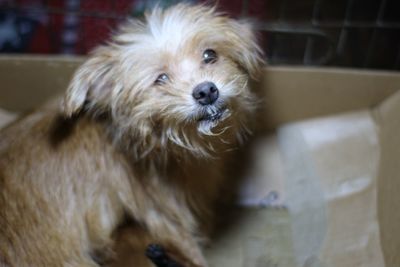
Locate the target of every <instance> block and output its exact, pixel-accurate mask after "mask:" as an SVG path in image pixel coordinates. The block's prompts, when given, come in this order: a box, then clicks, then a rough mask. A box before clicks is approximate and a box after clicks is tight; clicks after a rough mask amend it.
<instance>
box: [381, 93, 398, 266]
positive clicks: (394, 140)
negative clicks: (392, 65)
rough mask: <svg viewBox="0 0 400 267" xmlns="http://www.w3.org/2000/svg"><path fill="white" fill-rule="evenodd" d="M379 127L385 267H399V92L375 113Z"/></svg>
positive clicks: (382, 239) (382, 233)
mask: <svg viewBox="0 0 400 267" xmlns="http://www.w3.org/2000/svg"><path fill="white" fill-rule="evenodd" d="M375 115H376V120H377V124H378V125H379V128H380V147H381V160H380V165H379V175H378V215H379V222H380V232H381V243H382V250H383V253H384V256H385V262H386V266H387V267H392V266H393V267H394V266H400V228H399V226H400V93H396V94H395V95H394V96H392V97H390V98H389V99H388V100H386V101H385V102H384V103H383V104H382V105H381V106H379V107H378V108H377V109H376V110H375Z"/></svg>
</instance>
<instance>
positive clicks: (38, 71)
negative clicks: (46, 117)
mask: <svg viewBox="0 0 400 267" xmlns="http://www.w3.org/2000/svg"><path fill="white" fill-rule="evenodd" d="M82 60H83V58H81V57H62V56H52V57H51V56H0V81H1V87H0V107H1V108H3V109H6V110H8V111H18V112H20V111H26V110H30V109H32V108H34V107H37V106H38V105H40V104H42V103H43V102H45V101H46V100H47V99H49V98H50V97H52V96H55V95H57V94H59V93H60V92H63V91H64V90H65V89H66V86H67V84H68V83H69V80H70V78H71V76H72V74H73V72H74V71H75V69H76V67H77V66H78V65H79V64H81V62H82Z"/></svg>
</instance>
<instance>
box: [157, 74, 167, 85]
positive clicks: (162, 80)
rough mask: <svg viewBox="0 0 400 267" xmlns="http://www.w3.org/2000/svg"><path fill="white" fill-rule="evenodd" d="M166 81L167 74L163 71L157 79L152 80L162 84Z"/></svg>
mask: <svg viewBox="0 0 400 267" xmlns="http://www.w3.org/2000/svg"><path fill="white" fill-rule="evenodd" d="M167 81H169V77H168V75H167V74H165V73H162V74H160V75H159V76H158V77H157V79H156V80H155V81H154V83H155V84H164V83H166V82H167Z"/></svg>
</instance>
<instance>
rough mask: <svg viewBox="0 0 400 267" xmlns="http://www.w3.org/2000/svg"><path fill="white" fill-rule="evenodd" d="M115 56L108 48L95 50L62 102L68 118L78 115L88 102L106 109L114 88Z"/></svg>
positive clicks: (73, 78)
mask: <svg viewBox="0 0 400 267" xmlns="http://www.w3.org/2000/svg"><path fill="white" fill-rule="evenodd" d="M114 61H115V56H113V52H112V50H111V48H109V47H107V46H103V47H99V48H98V49H96V50H94V51H93V53H92V54H91V56H90V58H89V59H88V60H87V61H86V62H85V63H84V64H83V65H82V66H80V67H79V68H78V70H77V71H76V72H75V74H74V76H73V77H72V80H71V82H70V84H69V86H68V88H67V91H66V93H65V95H64V99H63V102H62V110H63V113H64V115H65V116H66V117H71V116H73V115H74V114H76V113H78V112H79V111H80V110H81V109H82V108H83V106H84V104H85V102H86V101H90V102H91V105H93V104H95V105H97V106H98V107H102V106H103V107H104V106H105V105H106V102H107V99H109V96H110V93H111V90H112V87H113V83H114V82H113V73H114V72H115V66H116V63H115V62H114Z"/></svg>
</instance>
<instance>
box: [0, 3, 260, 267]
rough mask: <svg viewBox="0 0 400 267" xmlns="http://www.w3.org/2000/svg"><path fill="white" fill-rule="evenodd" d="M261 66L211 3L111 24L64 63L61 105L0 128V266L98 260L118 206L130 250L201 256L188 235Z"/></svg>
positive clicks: (250, 39) (210, 200) (207, 210)
mask: <svg viewBox="0 0 400 267" xmlns="http://www.w3.org/2000/svg"><path fill="white" fill-rule="evenodd" d="M261 66H262V59H261V53H260V48H259V47H258V45H257V44H256V41H255V37H254V34H253V32H252V31H251V29H250V27H249V25H248V24H247V23H245V22H240V21H236V20H233V19H230V18H228V17H226V16H223V15H221V14H219V13H217V12H216V11H215V10H214V8H210V7H205V6H189V5H177V6H175V7H172V8H169V9H166V10H164V11H162V10H160V9H158V8H156V9H155V10H154V11H152V12H151V13H150V14H148V15H147V16H146V20H145V21H144V22H142V21H137V20H132V21H129V22H128V23H127V24H125V25H124V26H123V27H121V29H120V31H119V32H118V33H117V34H116V35H115V36H114V38H113V39H112V41H111V42H109V43H108V44H107V45H104V46H101V47H99V48H97V49H96V50H94V52H93V53H92V54H91V56H90V58H89V59H88V60H87V61H86V63H84V64H83V65H82V66H81V67H80V68H79V69H78V70H77V72H76V73H75V75H74V77H73V80H72V82H71V84H70V86H69V88H68V89H67V91H66V94H65V97H64V99H63V101H62V107H61V108H59V107H58V106H59V105H56V104H54V105H48V106H45V107H43V108H41V109H39V110H37V111H35V112H33V113H31V114H30V115H27V116H25V117H23V118H21V119H19V120H18V121H17V122H15V123H13V124H12V125H10V126H8V127H7V128H5V129H3V130H2V131H1V132H0V265H1V266H13V267H25V266H26V267H28V266H29V267H43V266H51V267H52V266H56V267H58V266H63V267H67V266H71V267H72V266H79V267H89V266H99V263H98V261H99V257H98V256H99V255H104V253H105V252H107V251H110V250H111V248H112V247H111V246H112V244H113V243H112V233H113V231H114V230H115V229H116V228H117V227H118V226H119V225H120V224H121V223H123V222H124V221H125V220H126V219H127V218H129V220H130V221H133V222H134V224H135V225H137V227H138V229H140V231H143V233H146V234H145V237H144V238H143V239H140V241H139V242H143V247H144V248H145V247H146V245H148V244H149V243H157V244H161V245H162V246H163V247H165V248H170V247H171V248H172V247H173V248H174V249H175V251H177V252H178V253H181V254H182V255H185V257H186V258H187V259H188V261H190V263H189V265H191V264H192V265H195V266H207V263H206V261H205V259H204V257H203V255H202V252H201V249H200V242H201V240H203V237H204V235H203V233H204V231H205V230H206V228H207V227H208V226H209V224H211V222H212V210H213V205H214V204H215V202H216V200H217V198H218V194H219V192H220V189H221V187H222V186H223V183H224V176H223V174H222V172H223V169H224V166H225V163H226V161H227V159H228V158H229V155H230V152H229V151H230V150H232V148H235V147H236V146H237V145H238V144H239V143H241V142H242V141H243V139H244V136H245V135H246V134H247V133H248V122H249V119H250V118H251V116H252V114H253V111H254V107H255V104H254V103H255V97H254V94H253V93H252V92H251V91H250V88H249V85H248V84H249V79H251V78H254V77H255V76H256V75H257V73H259V71H260V68H261ZM99 253H100V254H99ZM140 253H141V254H143V256H144V255H145V249H143V251H140ZM147 261H148V263H144V264H145V265H146V266H151V263H150V260H147ZM182 265H184V264H182Z"/></svg>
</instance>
